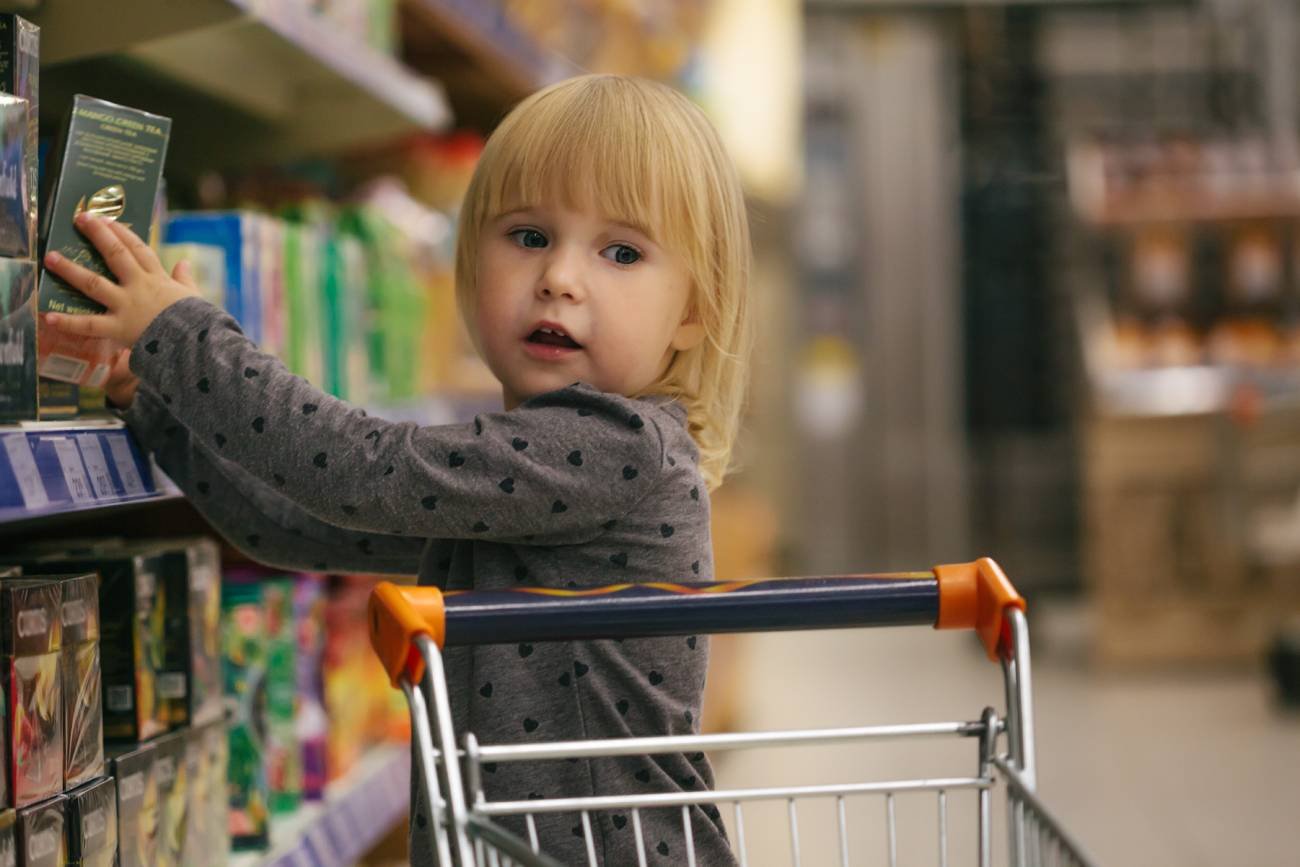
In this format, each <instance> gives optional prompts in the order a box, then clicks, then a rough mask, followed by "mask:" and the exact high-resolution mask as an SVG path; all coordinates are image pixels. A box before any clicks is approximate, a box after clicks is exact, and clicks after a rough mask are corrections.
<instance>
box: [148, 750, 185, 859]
mask: <svg viewBox="0 0 1300 867" xmlns="http://www.w3.org/2000/svg"><path fill="white" fill-rule="evenodd" d="M188 736H189V732H188V730H187V729H181V730H180V731H174V732H169V733H168V734H165V735H162V736H161V737H158V738H156V739H155V740H154V759H153V767H154V779H155V780H157V782H158V851H157V860H156V861H155V862H154V863H155V864H156V865H157V867H181V865H182V864H183V863H184V862H183V861H182V860H181V856H182V854H183V852H184V849H185V839H186V831H187V830H188V828H187V823H188V820H189V804H190V782H189V773H188V766H187V765H186V762H185V741H186V739H187V738H188Z"/></svg>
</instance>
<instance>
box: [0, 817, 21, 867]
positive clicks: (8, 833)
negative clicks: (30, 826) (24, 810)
mask: <svg viewBox="0 0 1300 867" xmlns="http://www.w3.org/2000/svg"><path fill="white" fill-rule="evenodd" d="M17 823H18V814H17V813H15V812H14V811H13V810H0V867H15V865H17V863H18V840H17V834H18V827H17Z"/></svg>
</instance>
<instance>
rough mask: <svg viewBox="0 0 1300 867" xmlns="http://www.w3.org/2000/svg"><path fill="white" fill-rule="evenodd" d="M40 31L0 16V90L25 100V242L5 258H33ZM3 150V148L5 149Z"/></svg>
mask: <svg viewBox="0 0 1300 867" xmlns="http://www.w3.org/2000/svg"><path fill="white" fill-rule="evenodd" d="M40 54H41V29H40V28H39V27H37V26H36V25H35V24H33V23H32V22H30V21H27V20H26V19H24V18H21V17H19V16H17V15H11V14H6V15H0V91H3V92H4V93H8V94H12V95H13V96H16V97H18V98H19V99H23V100H26V101H27V128H26V130H25V131H24V134H25V136H26V141H25V143H24V147H23V150H24V154H23V181H24V183H23V186H24V188H25V192H24V199H23V208H24V211H25V212H26V213H25V223H26V229H25V230H24V234H25V236H26V239H27V242H26V246H25V248H23V251H22V252H20V253H11V254H10V253H7V254H5V255H14V256H22V257H25V258H27V259H31V258H33V257H34V256H35V255H36V194H37V183H38V179H37V172H38V169H39V165H38V163H39V157H40V137H39V129H38V123H37V119H38V118H39V116H40V111H39V108H40V94H39V85H40ZM6 150H7V148H6Z"/></svg>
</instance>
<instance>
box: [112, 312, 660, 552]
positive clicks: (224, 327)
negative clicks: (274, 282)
mask: <svg viewBox="0 0 1300 867" xmlns="http://www.w3.org/2000/svg"><path fill="white" fill-rule="evenodd" d="M131 366H132V369H133V370H134V372H135V373H136V374H137V375H138V376H139V377H140V378H141V380H142V381H143V382H144V383H146V384H148V386H149V387H150V388H151V389H152V390H154V391H155V392H157V393H158V394H159V395H160V396H161V397H162V399H163V400H164V401H166V402H167V406H168V410H169V412H170V413H171V415H173V416H174V417H175V418H176V419H177V420H178V421H179V422H180V423H181V424H182V425H183V426H184V427H186V428H188V430H189V431H190V435H191V437H192V438H193V441H194V443H195V444H196V445H197V446H199V447H200V448H201V449H203V450H204V451H206V452H208V453H211V454H212V455H214V456H217V457H219V458H220V459H222V460H224V461H228V462H231V463H233V464H236V465H237V466H238V467H239V468H240V469H241V470H242V471H243V472H244V473H245V474H247V476H249V477H250V478H251V479H253V480H255V481H257V482H258V483H260V484H262V485H265V486H266V487H268V488H270V489H271V490H272V491H274V492H276V493H277V494H279V495H280V496H281V497H283V498H285V499H287V500H288V501H289V502H291V503H293V504H294V505H295V506H297V507H298V508H300V509H302V510H303V511H305V512H307V513H309V514H311V515H312V516H314V517H315V518H317V519H318V520H320V521H323V522H325V523H328V524H333V525H337V526H339V527H343V528H346V529H349V530H353V531H356V532H362V533H388V534H392V533H397V532H400V533H402V534H403V535H407V536H417V537H438V538H458V539H491V540H494V541H504V542H522V543H533V542H536V543H538V544H579V543H582V542H585V541H589V540H590V539H593V538H595V537H596V536H598V535H600V533H601V532H602V531H603V530H602V528H603V525H605V524H607V523H608V522H610V521H612V520H617V519H619V518H621V517H623V516H624V515H626V514H627V513H628V512H629V511H631V509H632V508H633V507H634V506H635V505H636V503H637V502H639V501H640V500H641V498H643V497H644V496H645V495H646V494H647V493H648V492H649V491H650V490H651V489H652V488H653V486H654V484H655V483H656V481H657V480H658V479H659V478H661V476H662V473H663V468H664V454H663V442H662V437H661V434H660V432H659V431H660V425H659V424H658V423H657V420H655V419H647V418H643V417H642V416H641V415H640V414H639V412H647V410H646V409H645V408H644V407H642V406H640V405H638V404H637V403H636V402H634V401H632V400H629V399H627V398H623V397H621V396H619V395H612V394H605V393H602V392H600V391H597V390H595V389H593V388H591V387H590V386H585V385H582V384H577V383H575V384H574V385H573V386H570V387H568V388H564V389H560V390H557V391H553V392H549V393H547V394H544V395H540V396H538V397H535V398H533V399H532V400H529V401H527V402H525V403H524V404H523V405H522V406H520V407H519V408H517V409H516V410H514V411H511V412H501V413H491V414H484V415H480V416H477V417H476V418H475V419H474V420H473V422H472V423H469V424H463V425H437V426H419V425H415V424H412V423H409V422H407V423H393V422H387V421H383V420H380V419H375V418H371V417H368V416H367V415H366V413H365V411H364V410H361V409H358V408H356V407H352V406H349V405H348V404H346V403H344V402H343V401H340V400H338V399H336V398H333V397H331V396H329V395H327V394H325V393H324V392H321V391H320V390H318V389H317V388H315V387H314V386H312V385H311V384H309V383H307V382H306V381H305V380H303V379H301V378H300V377H297V376H295V375H293V374H291V373H289V371H288V370H286V369H285V368H284V366H283V365H282V364H281V363H280V362H279V361H278V360H277V359H275V358H273V357H271V356H268V355H266V354H264V353H262V352H260V351H259V350H258V349H257V348H256V347H255V346H254V345H253V344H252V343H251V342H249V341H248V339H247V338H245V337H244V335H243V334H242V333H241V332H240V330H239V327H238V325H237V324H236V323H235V321H234V320H233V319H231V318H230V317H229V316H227V315H226V314H225V313H224V312H222V311H221V310H219V309H218V308H216V307H214V306H212V305H211V304H208V303H207V302H205V301H203V300H202V299H198V298H190V299H186V300H184V301H180V302H177V303H176V304H173V305H172V306H171V307H169V308H168V309H167V310H165V311H164V312H163V313H162V314H161V315H159V316H158V317H157V318H156V319H155V320H154V321H153V323H151V324H150V326H149V328H148V329H147V330H146V331H145V333H144V334H143V335H141V337H140V339H139V341H138V342H137V344H136V346H135V347H134V349H133V351H132V353H131ZM656 411H661V410H656ZM652 422H655V423H652Z"/></svg>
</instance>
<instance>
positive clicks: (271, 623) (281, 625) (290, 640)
mask: <svg viewBox="0 0 1300 867" xmlns="http://www.w3.org/2000/svg"><path fill="white" fill-rule="evenodd" d="M293 591H294V579H293V578H291V577H284V578H270V579H266V580H264V581H263V582H262V610H263V612H264V613H265V617H266V716H267V736H266V769H267V771H266V775H267V785H268V786H270V789H271V812H273V813H288V812H291V811H293V810H294V809H296V808H297V806H298V803H299V801H300V800H301V799H302V751H301V750H300V749H299V747H298V732H297V705H298V668H297V663H296V659H297V655H298V637H297V634H296V630H295V629H294V619H293Z"/></svg>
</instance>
